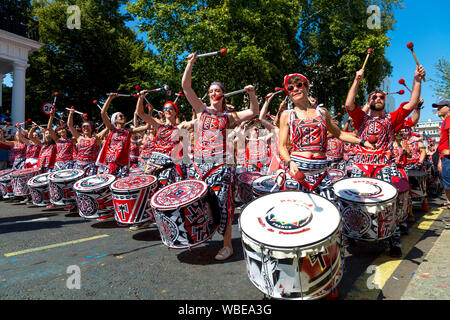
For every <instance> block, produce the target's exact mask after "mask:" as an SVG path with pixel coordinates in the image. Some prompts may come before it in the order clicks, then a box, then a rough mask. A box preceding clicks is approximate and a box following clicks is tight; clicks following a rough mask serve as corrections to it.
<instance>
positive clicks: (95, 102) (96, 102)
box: [92, 100, 102, 111]
mask: <svg viewBox="0 0 450 320" xmlns="http://www.w3.org/2000/svg"><path fill="white" fill-rule="evenodd" d="M92 103H93V104H95V105H97V107H98V108H99V109H100V111H101V110H102V107H101V106H100V105H99V104H98V101H97V100H94V101H92Z"/></svg>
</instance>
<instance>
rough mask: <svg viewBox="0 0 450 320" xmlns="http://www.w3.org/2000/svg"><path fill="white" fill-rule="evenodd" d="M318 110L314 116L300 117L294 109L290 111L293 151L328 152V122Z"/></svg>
mask: <svg viewBox="0 0 450 320" xmlns="http://www.w3.org/2000/svg"><path fill="white" fill-rule="evenodd" d="M316 112H317V116H316V117H314V118H307V119H299V118H298V117H297V114H296V113H295V111H294V110H290V111H289V132H290V138H291V143H292V150H291V152H302V151H310V152H326V150H327V124H326V120H325V117H324V116H323V115H322V113H321V112H320V111H319V109H318V108H316Z"/></svg>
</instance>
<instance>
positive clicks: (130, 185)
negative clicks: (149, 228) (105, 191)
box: [110, 175, 158, 224]
mask: <svg viewBox="0 0 450 320" xmlns="http://www.w3.org/2000/svg"><path fill="white" fill-rule="evenodd" d="M157 187H158V180H157V179H156V177H155V176H151V175H142V176H128V177H125V178H121V179H119V180H116V181H114V182H113V183H112V184H111V186H110V189H111V193H112V201H113V205H114V218H115V219H116V221H117V222H118V223H121V224H136V223H141V222H146V221H149V220H152V219H153V213H152V210H151V207H150V206H149V205H148V202H149V200H150V197H151V196H152V195H153V193H154V192H155V190H156V188H157Z"/></svg>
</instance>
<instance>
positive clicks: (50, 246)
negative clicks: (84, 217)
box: [5, 234, 109, 257]
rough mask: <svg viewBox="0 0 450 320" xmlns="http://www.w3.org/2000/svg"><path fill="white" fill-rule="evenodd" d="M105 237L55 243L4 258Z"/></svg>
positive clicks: (8, 254) (106, 235)
mask: <svg viewBox="0 0 450 320" xmlns="http://www.w3.org/2000/svg"><path fill="white" fill-rule="evenodd" d="M105 237H109V235H108V234H102V235H99V236H95V237H90V238H84V239H78V240H74V241H68V242H62V243H56V244H51V245H48V246H43V247H38V248H33V249H26V250H22V251H17V252H11V253H6V254H5V257H12V256H17V255H20V254H25V253H30V252H35V251H41V250H46V249H51V248H57V247H62V246H67V245H70V244H76V243H81V242H86V241H90V240H95V239H100V238H105Z"/></svg>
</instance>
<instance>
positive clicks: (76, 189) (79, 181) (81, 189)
mask: <svg viewBox="0 0 450 320" xmlns="http://www.w3.org/2000/svg"><path fill="white" fill-rule="evenodd" d="M95 176H111V177H113V180H112V181H111V182H110V183H106V184H101V185H99V186H96V187H95V188H91V189H84V188H82V187H79V186H78V184H80V183H81V182H83V181H84V180H87V179H89V178H93V177H95ZM114 181H116V176H115V175H112V174H109V173H99V174H94V175H92V176H88V177H84V178H81V179H80V180H77V182H75V184H74V185H73V189H74V190H75V191H79V192H83V193H85V192H86V193H90V192H92V191H98V190H99V189H103V188H105V187H107V188H108V187H109V186H110V185H111V184H112V183H113V182H114Z"/></svg>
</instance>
